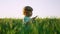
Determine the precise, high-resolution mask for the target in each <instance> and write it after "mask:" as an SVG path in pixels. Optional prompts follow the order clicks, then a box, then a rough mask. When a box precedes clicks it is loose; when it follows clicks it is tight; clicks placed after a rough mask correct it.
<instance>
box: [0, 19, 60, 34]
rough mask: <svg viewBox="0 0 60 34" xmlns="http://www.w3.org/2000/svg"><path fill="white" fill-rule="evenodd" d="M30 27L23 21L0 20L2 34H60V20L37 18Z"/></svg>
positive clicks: (0, 33) (0, 32)
mask: <svg viewBox="0 0 60 34" xmlns="http://www.w3.org/2000/svg"><path fill="white" fill-rule="evenodd" d="M28 26H29V27H26V26H25V25H24V24H23V20H22V19H12V18H3V19H2V18H0V34H60V18H43V19H42V18H37V19H36V20H35V21H34V22H33V23H32V24H30V25H28ZM26 28H28V29H26Z"/></svg>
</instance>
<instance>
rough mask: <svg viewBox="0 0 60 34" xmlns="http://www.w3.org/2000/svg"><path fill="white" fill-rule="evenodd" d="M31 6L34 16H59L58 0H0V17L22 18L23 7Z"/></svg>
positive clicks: (59, 1)
mask: <svg viewBox="0 0 60 34" xmlns="http://www.w3.org/2000/svg"><path fill="white" fill-rule="evenodd" d="M25 6H31V7H32V8H33V15H32V17H35V16H36V15H38V17H43V18H44V17H54V16H55V17H60V0H0V18H23V17H24V15H23V13H22V10H23V7H25Z"/></svg>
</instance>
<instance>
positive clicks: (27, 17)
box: [23, 6, 37, 24]
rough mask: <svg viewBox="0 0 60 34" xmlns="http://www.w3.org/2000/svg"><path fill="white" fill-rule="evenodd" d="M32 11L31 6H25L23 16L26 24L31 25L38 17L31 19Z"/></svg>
mask: <svg viewBox="0 0 60 34" xmlns="http://www.w3.org/2000/svg"><path fill="white" fill-rule="evenodd" d="M32 11H33V8H32V7H30V6H25V7H24V9H23V14H24V16H25V17H24V22H25V24H29V22H30V21H32V20H34V19H35V18H36V17H37V16H36V17H34V18H30V17H31V16H32Z"/></svg>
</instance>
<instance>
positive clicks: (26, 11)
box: [23, 6, 33, 15]
mask: <svg viewBox="0 0 60 34" xmlns="http://www.w3.org/2000/svg"><path fill="white" fill-rule="evenodd" d="M32 11H33V8H32V7H30V6H25V7H24V8H23V14H24V15H26V14H28V12H32Z"/></svg>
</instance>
